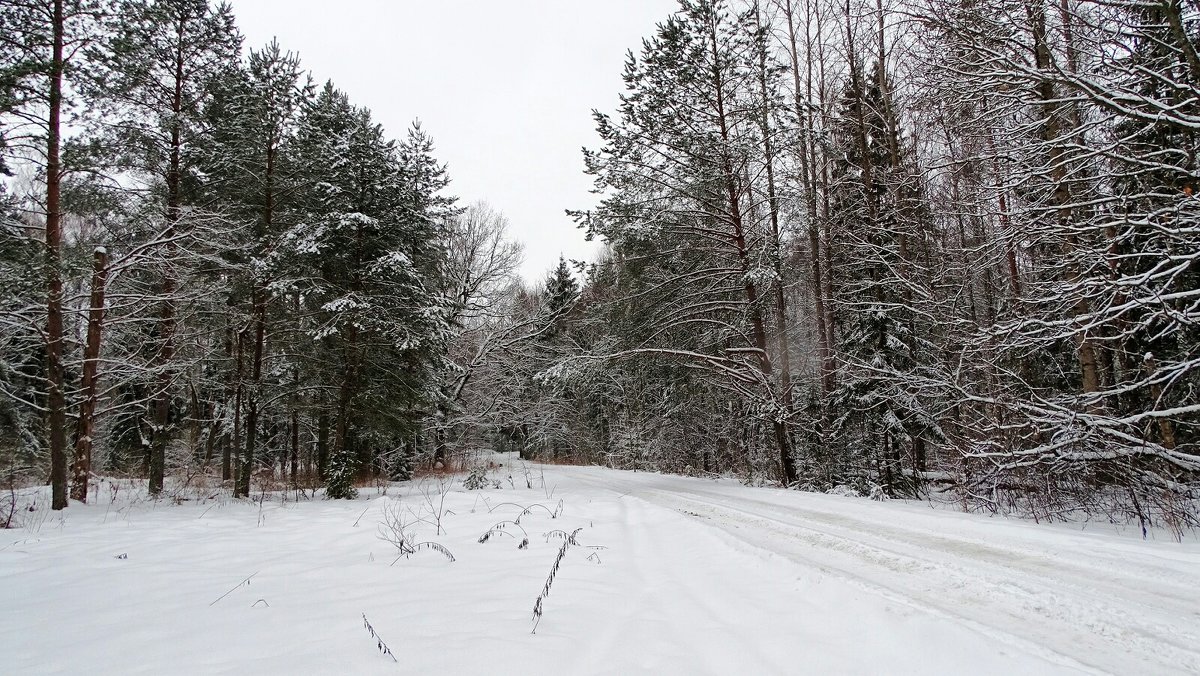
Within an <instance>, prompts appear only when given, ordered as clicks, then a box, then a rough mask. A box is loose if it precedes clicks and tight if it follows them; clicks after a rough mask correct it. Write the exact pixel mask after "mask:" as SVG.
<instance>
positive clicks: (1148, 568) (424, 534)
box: [0, 462, 1200, 674]
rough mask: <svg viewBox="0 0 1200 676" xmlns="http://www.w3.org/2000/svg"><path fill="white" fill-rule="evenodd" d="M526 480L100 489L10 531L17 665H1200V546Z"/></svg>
mask: <svg viewBox="0 0 1200 676" xmlns="http://www.w3.org/2000/svg"><path fill="white" fill-rule="evenodd" d="M529 470H530V473H529V475H528V480H529V482H530V483H532V485H533V487H532V488H527V487H526V481H527V479H526V474H525V473H524V471H523V469H522V466H521V465H520V463H516V462H514V463H511V464H509V465H508V466H506V467H500V468H498V469H495V470H493V471H492V473H491V475H490V478H491V479H492V480H495V481H499V482H500V483H501V488H499V489H496V488H488V489H486V490H474V491H468V490H466V489H465V488H463V486H462V481H461V479H462V477H461V476H459V477H456V478H455V479H454V480H453V483H446V484H445V486H446V488H447V490H446V493H445V496H444V502H443V498H442V495H441V490H440V486H439V482H438V479H437V478H429V479H426V480H424V481H418V482H410V483H406V484H393V485H391V486H388V487H386V495H381V492H382V491H383V490H384V487H382V486H380V487H374V488H364V489H361V491H360V498H359V499H358V500H354V501H325V500H320V499H317V500H300V501H295V500H294V499H293V500H286V501H285V500H284V499H283V498H282V496H281V495H278V494H276V495H274V496H272V494H270V493H267V494H265V500H263V501H262V502H261V504H260V503H258V502H256V501H232V500H229V499H227V498H224V497H215V498H212V499H204V498H206V497H208V496H209V495H213V494H215V493H216V491H203V492H201V491H198V490H194V491H191V492H180V493H179V495H180V497H193V498H198V499H189V500H187V501H184V502H183V503H182V504H172V502H171V501H170V500H161V501H158V502H153V501H148V500H145V499H142V498H141V497H139V496H138V494H136V493H134V492H132V491H131V490H130V489H129V488H128V487H125V488H122V487H121V484H119V483H112V482H109V483H106V484H104V485H102V486H101V487H99V490H98V491H97V492H96V493H94V494H95V495H98V496H99V499H98V500H97V501H96V504H92V505H87V506H83V505H77V504H72V506H71V507H70V508H69V509H68V510H66V511H65V512H62V513H50V512H48V511H44V510H43V509H42V508H41V507H39V509H38V511H36V512H32V513H30V512H22V513H21V514H22V516H21V518H23V519H24V522H23V523H24V526H23V527H22V528H19V529H13V530H7V531H0V588H3V589H4V612H3V613H0V654H2V655H4V659H3V662H4V664H5V666H4V671H5V673H20V674H42V673H96V674H162V673H196V674H200V673H203V674H233V673H254V672H256V673H279V674H285V673H305V674H339V673H353V674H393V673H401V672H408V673H446V674H459V673H490V674H517V673H520V674H563V673H572V674H598V673H605V674H611V673H654V674H728V673H812V674H861V673H888V674H928V673H971V674H1013V673H1021V674H1072V673H1155V674H1170V673H1189V672H1190V673H1195V672H1198V671H1200V652H1198V651H1200V586H1198V585H1196V584H1195V573H1196V571H1197V570H1200V547H1198V546H1197V545H1196V544H1195V543H1193V542H1188V541H1185V542H1184V543H1183V544H1179V543H1175V542H1173V541H1171V540H1169V539H1167V538H1163V539H1161V540H1150V541H1143V540H1140V539H1138V538H1136V537H1134V531H1136V530H1137V529H1135V528H1130V529H1127V530H1124V531H1122V530H1118V529H1116V528H1115V527H1113V526H1107V525H1105V526H1100V525H1098V524H1090V525H1089V526H1087V528H1086V529H1083V530H1081V529H1080V527H1078V526H1074V527H1069V526H1061V525H1060V526H1046V525H1037V524H1033V523H1027V522H1019V521H1011V520H1005V519H1001V518H989V517H986V516H980V515H969V514H961V513H957V512H952V511H947V510H933V509H930V508H929V507H928V506H927V505H922V504H920V503H904V502H902V501H895V500H893V501H888V502H885V503H876V502H872V501H869V500H865V499H860V498H851V497H840V496H831V495H815V494H806V493H799V492H794V491H782V490H775V489H764V488H748V487H744V486H741V485H739V484H737V483H736V482H734V481H731V480H715V481H714V480H708V479H689V478H684V477H672V476H663V475H658V474H646V473H627V472H617V471H613V470H605V469H601V468H581V467H552V466H545V467H543V466H538V465H530V466H529ZM510 476H511V477H512V480H511V482H510V479H509V477H510ZM36 495H38V496H40V495H41V493H37V494H36ZM33 497H35V494H33V493H25V494H20V495H18V499H19V500H24V501H28V500H30V499H32V498H33ZM294 497H295V496H294V494H293V495H292V498H294ZM41 500H42V499H41V498H39V502H40V504H45V503H44V502H41ZM560 501H561V511H560ZM513 503H515V504H513ZM535 504H538V505H542V508H537V507H533V506H532V505H535ZM525 507H528V508H529V510H528V513H525V514H523V515H522V511H523V508H525ZM489 509H491V511H490V512H489ZM439 512H440V514H441V529H442V530H443V531H444V532H442V534H439V532H438V531H439V528H438V523H437V514H438V513H439ZM551 512H559V514H558V516H557V518H552V516H551V514H550V513H551ZM389 513H390V514H393V515H399V516H400V517H402V518H403V519H404V520H407V521H409V522H410V526H411V531H412V534H413V535H415V539H414V541H415V542H422V541H434V542H438V543H440V544H442V545H444V546H445V547H446V548H448V549H449V551H450V552H452V553H453V555H454V557H455V559H456V560H455V561H454V562H450V561H448V560H447V559H446V558H445V557H444V556H442V555H441V554H439V553H438V552H436V551H433V550H431V549H422V550H419V551H417V553H415V554H413V555H412V556H410V557H408V558H400V559H399V560H396V549H395V548H394V547H393V546H392V545H391V544H389V543H388V542H385V541H384V540H382V539H381V538H380V537H379V536H378V530H379V526H380V524H381V522H383V521H385V516H386V515H387V514H389ZM506 520H507V521H514V520H519V522H520V523H519V525H518V526H516V527H514V526H513V525H512V524H507V525H506V526H505V528H504V531H505V532H506V533H508V534H510V535H512V537H508V536H507V535H499V534H495V535H493V536H492V537H490V538H488V541H487V542H486V543H482V544H481V543H480V542H479V538H480V536H481V535H482V534H483V533H485V532H487V531H488V530H489V529H490V528H492V527H493V526H495V525H496V524H497V523H499V522H501V521H506ZM356 522H357V525H355V524H356ZM520 528H524V529H525V532H526V533H527V534H528V539H529V545H528V547H527V548H526V549H520V548H518V545H519V543H520V541H521V539H522V537H523V533H522V532H521V531H520ZM575 529H582V530H580V531H579V533H578V535H577V542H578V545H576V546H571V547H569V548H568V551H567V554H566V556H565V558H564V559H563V561H562V564H561V567H560V568H559V570H558V572H557V575H556V576H555V579H554V582H553V585H552V588H551V590H550V594H549V596H547V597H546V598H545V599H544V601H543V605H542V607H543V611H544V615H543V616H542V618H541V621H540V624H539V625H538V627H537V633H536V634H532V633H530V630H531V628H532V626H533V624H532V610H533V606H534V602H535V599H536V598H537V597H538V594H539V592H540V591H541V590H542V588H543V585H544V584H545V582H546V578H547V576H548V575H549V573H550V569H551V566H552V564H553V563H554V559H555V556H556V554H557V553H558V551H559V548H560V547H561V546H562V543H563V541H562V539H560V538H554V537H551V538H546V537H544V536H543V534H544V533H548V532H550V531H552V530H563V531H565V532H567V533H570V532H572V531H574V530H575ZM393 561H395V563H394V565H391V564H392V563H393ZM247 578H249V583H248V584H247V583H245V581H246V580H247ZM364 615H365V617H366V619H367V620H368V621H369V622H370V624H371V625H372V627H373V628H374V630H375V632H376V633H377V634H378V637H379V638H381V639H382V641H383V642H385V643H386V644H387V645H388V647H389V648H390V649H391V651H392V652H393V653H394V655H395V657H396V659H397V661H398V664H397V663H395V662H393V661H392V659H391V658H390V657H388V656H386V655H384V654H381V653H380V652H379V651H378V648H377V642H376V638H373V637H372V636H371V634H370V633H368V631H367V629H366V628H365V627H364V626H363V617H364Z"/></svg>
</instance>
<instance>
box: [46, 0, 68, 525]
mask: <svg viewBox="0 0 1200 676" xmlns="http://www.w3.org/2000/svg"><path fill="white" fill-rule="evenodd" d="M64 22H65V18H64V16H63V0H54V2H53V26H52V33H53V43H54V44H53V52H52V55H51V59H50V83H49V84H50V92H49V99H48V103H49V111H48V113H49V115H48V118H47V125H46V378H47V381H48V387H47V393H46V394H47V408H48V409H49V411H48V413H49V415H48V420H47V423H48V426H49V429H48V432H49V436H50V488H51V499H50V507H51V509H63V508H65V507H66V506H67V429H66V427H67V401H66V394H65V392H64V391H63V387H64V384H63V310H62V295H63V285H62V271H61V270H60V269H59V268H60V265H61V263H62V205H61V195H62V185H61V181H62V165H61V161H60V149H59V146H60V142H61V125H62V99H63V95H62V81H63V33H64Z"/></svg>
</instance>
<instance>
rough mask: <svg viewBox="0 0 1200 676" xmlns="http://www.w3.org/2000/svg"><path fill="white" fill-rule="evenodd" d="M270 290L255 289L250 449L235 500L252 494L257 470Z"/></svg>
mask: <svg viewBox="0 0 1200 676" xmlns="http://www.w3.org/2000/svg"><path fill="white" fill-rule="evenodd" d="M266 316H267V290H266V289H265V288H263V287H262V286H260V285H256V288H255V289H254V356H253V358H252V360H251V362H250V382H251V386H250V393H249V396H248V397H247V400H248V402H247V405H246V449H245V455H244V456H243V457H242V462H241V471H239V472H238V477H237V482H236V485H235V486H234V489H233V497H235V498H244V497H247V496H249V495H250V474H251V473H252V472H253V470H254V451H255V446H257V445H258V405H259V399H260V397H261V396H262V392H261V391H260V390H261V387H262V363H263V349H264V345H265V343H266V330H267V328H266V324H267V318H266Z"/></svg>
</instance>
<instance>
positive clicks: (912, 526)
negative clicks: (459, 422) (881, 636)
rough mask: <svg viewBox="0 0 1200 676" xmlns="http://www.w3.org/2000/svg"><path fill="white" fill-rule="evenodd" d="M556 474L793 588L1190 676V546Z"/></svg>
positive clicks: (1103, 663)
mask: <svg viewBox="0 0 1200 676" xmlns="http://www.w3.org/2000/svg"><path fill="white" fill-rule="evenodd" d="M560 471H561V472H562V473H563V474H564V475H565V476H567V477H570V478H571V479H573V480H576V481H579V482H581V483H583V484H587V485H590V486H592V487H593V488H595V489H596V490H607V491H612V492H614V493H616V494H617V495H618V496H619V497H620V498H622V499H631V500H637V501H640V502H645V503H648V504H649V505H652V506H654V507H658V508H664V509H670V510H673V511H676V512H678V513H680V514H683V515H686V516H689V517H691V518H692V519H694V520H695V522H696V523H698V524H700V525H702V526H704V527H706V528H708V529H711V530H712V531H714V532H717V533H719V534H720V535H721V536H722V538H723V539H724V540H725V542H726V543H728V545H729V546H731V547H733V548H737V549H749V550H750V551H757V552H759V553H761V554H762V555H763V556H766V557H768V558H779V559H782V560H784V561H786V562H788V563H789V564H793V565H795V567H796V571H797V575H804V574H811V572H812V571H820V572H821V574H823V575H828V576H830V577H832V578H835V579H837V580H840V581H845V582H849V583H851V584H853V585H855V586H858V587H860V588H862V589H864V590H866V591H868V592H869V593H871V594H874V595H877V596H878V597H879V598H880V600H881V602H882V601H883V600H886V601H887V602H890V603H896V604H902V605H904V606H908V607H911V608H913V609H914V610H916V611H919V612H921V613H927V614H928V615H930V616H933V617H938V618H945V619H948V620H950V621H952V622H954V623H955V624H958V625H960V626H963V627H968V628H971V629H972V630H974V631H977V632H979V633H980V634H983V635H986V636H989V637H992V638H994V639H995V641H996V642H997V643H1003V644H1007V645H1008V646H1010V647H1011V649H1012V650H1015V651H1020V652H1025V653H1029V654H1031V655H1038V656H1040V657H1042V658H1044V659H1046V660H1047V661H1048V662H1051V663H1053V664H1055V665H1058V666H1061V667H1063V668H1064V669H1068V670H1069V669H1070V668H1077V669H1079V670H1081V671H1095V672H1099V673H1114V674H1148V673H1153V674H1166V673H1200V556H1198V554H1200V552H1198V551H1197V549H1196V548H1195V547H1194V546H1193V545H1183V546H1180V545H1178V544H1176V543H1174V542H1169V541H1168V542H1143V541H1141V540H1136V539H1131V538H1130V537H1129V536H1128V535H1119V534H1117V533H1115V532H1111V531H1110V532H1106V533H1101V532H1090V533H1089V532H1081V531H1080V530H1079V528H1078V527H1062V526H1040V525H1037V524H1033V523H1023V522H1017V521H1010V520H1005V519H997V518H987V517H980V516H975V515H965V514H960V513H955V512H948V511H935V510H931V509H929V508H928V507H923V506H919V505H905V504H900V503H895V502H892V503H874V502H870V501H864V500H856V499H847V498H843V497H836V496H823V495H813V494H805V493H796V492H788V491H773V490H747V489H745V488H743V487H740V486H736V485H730V484H728V483H716V482H708V481H703V480H693V479H686V478H680V477H670V476H662V475H657V474H633V473H621V474H614V473H611V472H602V471H597V470H596V469H594V468H564V469H561V470H560ZM1102 529H1103V527H1102V526H1101V527H1097V526H1093V531H1096V530H1102Z"/></svg>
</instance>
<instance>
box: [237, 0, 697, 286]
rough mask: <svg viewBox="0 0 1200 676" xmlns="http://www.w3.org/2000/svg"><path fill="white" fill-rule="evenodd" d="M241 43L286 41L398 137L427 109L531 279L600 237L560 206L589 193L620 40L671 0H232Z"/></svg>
mask: <svg viewBox="0 0 1200 676" xmlns="http://www.w3.org/2000/svg"><path fill="white" fill-rule="evenodd" d="M232 4H233V8H234V13H235V14H236V15H237V19H238V25H239V26H240V27H241V30H242V32H243V34H245V36H246V46H247V47H253V48H258V47H260V46H262V45H263V44H265V43H267V42H268V41H270V39H271V38H272V37H277V38H278V39H279V43H280V46H281V47H283V48H284V49H289V50H291V51H294V52H298V53H299V54H300V58H301V60H302V61H303V63H304V65H305V67H306V68H308V69H309V70H311V71H312V73H313V77H314V78H315V79H316V80H317V81H318V82H324V81H325V80H326V79H332V80H333V82H334V84H336V85H337V86H338V87H339V88H341V89H342V90H344V91H346V92H347V93H348V94H349V95H350V100H351V101H352V102H354V103H356V104H358V105H362V106H366V107H368V108H370V109H371V111H372V112H373V113H374V116H375V119H376V120H378V121H379V122H381V123H382V124H383V125H384V127H385V128H386V129H387V130H388V132H389V133H390V134H391V135H392V137H393V138H401V137H402V136H403V134H404V133H405V130H406V129H407V127H408V125H409V123H410V122H411V121H412V120H414V119H420V120H421V124H422V126H423V127H424V128H425V129H426V130H427V131H428V132H429V133H430V134H431V135H432V136H433V140H434V142H435V143H436V144H437V154H438V157H439V159H441V160H442V161H443V162H446V163H447V164H449V167H450V176H451V179H452V181H453V183H452V184H451V190H452V192H453V193H454V194H456V195H458V196H459V197H460V198H461V199H462V203H464V204H466V203H470V202H472V201H474V200H478V199H484V200H487V201H488V202H490V203H491V204H492V206H493V207H495V208H496V209H498V210H500V211H502V212H504V213H505V214H506V215H507V216H508V218H509V220H510V221H511V222H512V233H513V236H514V237H515V238H516V239H519V240H521V241H522V242H523V243H524V244H525V265H524V267H523V268H522V272H523V274H524V275H525V277H526V279H530V280H540V279H541V278H542V277H543V276H544V274H545V272H546V270H548V269H549V268H550V267H551V266H552V265H553V264H554V263H556V262H557V260H558V255H559V253H560V252H561V253H563V254H564V255H566V256H567V257H568V258H576V259H579V258H584V259H589V260H590V258H591V256H592V255H593V253H594V251H595V248H596V245H594V244H588V243H587V242H585V241H584V238H583V232H582V231H581V230H578V229H576V228H575V225H574V223H572V222H571V220H570V219H569V218H567V216H566V215H565V214H564V213H563V211H564V210H565V209H569V208H570V209H578V208H587V207H589V206H591V205H592V204H593V203H594V197H593V196H592V195H591V194H589V192H588V191H589V189H590V188H591V181H590V179H589V178H588V177H587V176H585V175H584V174H583V160H582V156H581V154H580V148H581V147H583V146H588V147H593V148H594V147H596V146H597V145H598V140H597V138H596V135H595V130H594V127H593V124H592V119H591V110H592V109H593V108H598V109H600V110H605V111H612V110H613V109H614V108H615V106H616V104H617V96H618V94H619V93H620V92H621V89H622V83H621V70H622V65H623V63H624V58H625V51H626V50H627V49H630V48H633V49H634V50H635V51H636V50H637V48H638V47H640V45H641V39H642V38H643V37H645V36H648V35H650V33H651V32H652V31H653V29H654V25H655V24H656V23H658V22H660V21H662V20H664V19H665V18H666V17H667V15H668V14H670V12H671V11H673V10H674V8H675V6H676V3H675V0H233V2H232Z"/></svg>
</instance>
